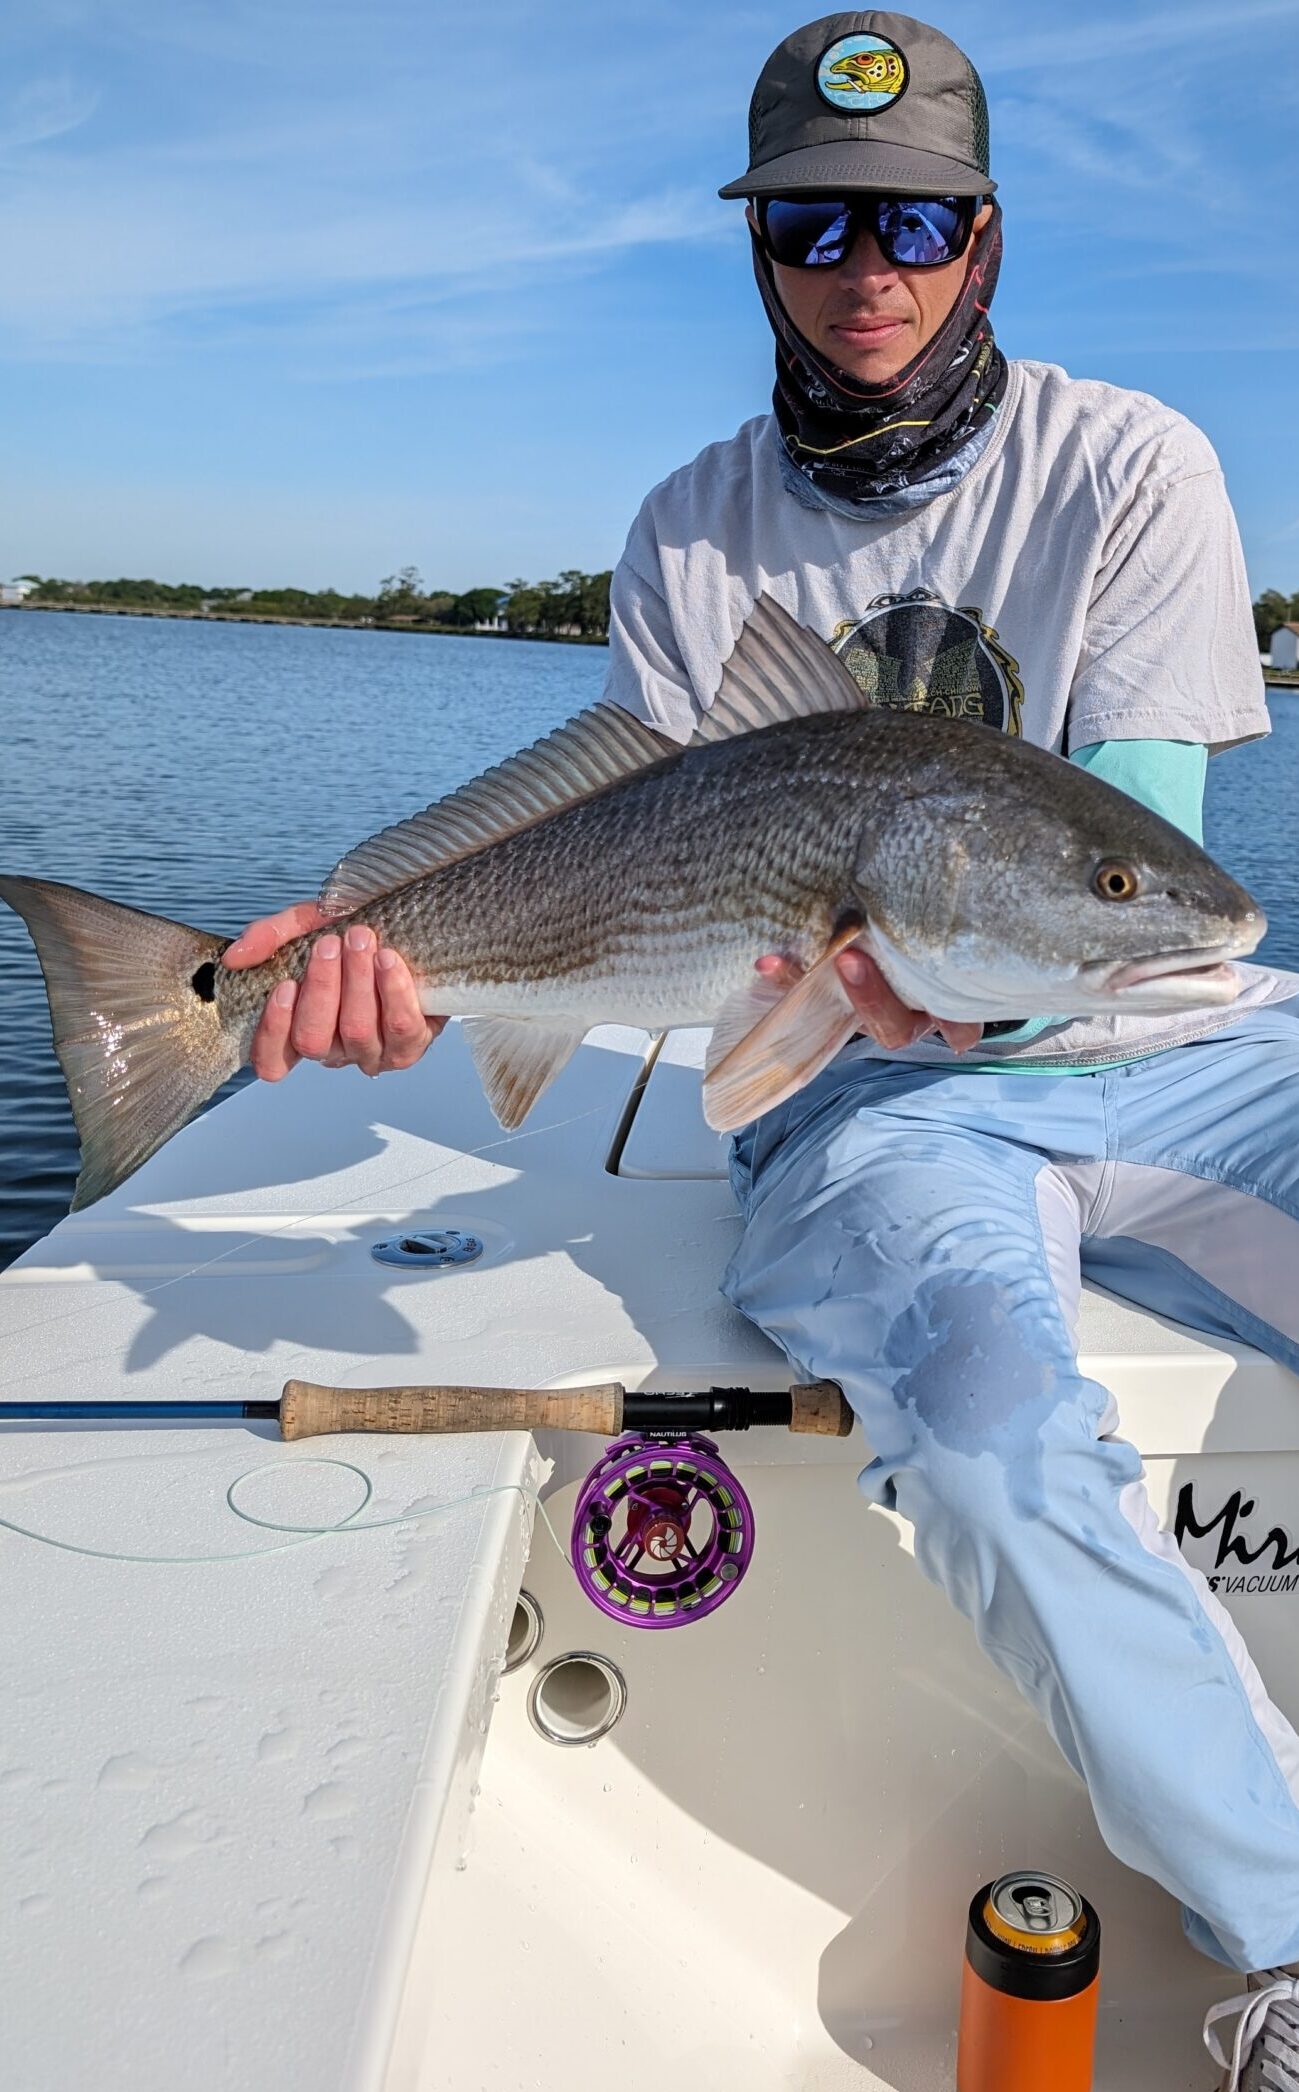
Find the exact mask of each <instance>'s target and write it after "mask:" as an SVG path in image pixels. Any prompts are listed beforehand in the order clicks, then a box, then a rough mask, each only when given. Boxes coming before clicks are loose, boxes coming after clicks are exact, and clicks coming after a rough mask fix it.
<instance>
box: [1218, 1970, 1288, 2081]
mask: <svg viewBox="0 0 1299 2092" xmlns="http://www.w3.org/2000/svg"><path fill="white" fill-rule="evenodd" d="M1297 1966H1299V1964H1297ZM1245 1980H1246V1982H1247V1984H1248V1986H1249V1987H1248V1989H1247V1990H1246V1992H1245V1995H1244V1996H1243V1997H1238V1998H1228V1999H1226V2000H1225V2002H1224V2003H1223V2004H1221V2005H1211V2006H1210V2007H1209V2010H1208V2012H1207V2013H1206V2014H1205V2020H1204V2045H1205V2047H1206V2048H1207V2049H1208V2051H1209V2054H1210V2055H1211V2056H1212V2057H1213V2060H1214V2062H1215V2063H1220V2064H1221V2065H1222V2068H1223V2071H1224V2073H1225V2074H1224V2076H1223V2078H1222V2080H1221V2082H1220V2086H1219V2092H1299V1978H1296V1976H1295V1975H1294V1974H1293V1973H1292V1971H1291V1970H1289V1969H1260V1970H1259V1972H1258V1973H1257V1975H1253V1976H1247V1977H1246V1979H1245ZM1233 2013H1239V2014H1240V2017H1239V2019H1238V2020H1237V2022H1236V2038H1235V2040H1234V2041H1233V2043H1232V2045H1231V2054H1230V2056H1227V2055H1224V2054H1223V2051H1222V2046H1221V2044H1220V2042H1219V2040H1218V2036H1217V2034H1216V2033H1215V2032H1214V2031H1213V2029H1214V2026H1215V2023H1216V2022H1217V2021H1218V2020H1220V2019H1230V2017H1231V2015H1232V2014H1233Z"/></svg>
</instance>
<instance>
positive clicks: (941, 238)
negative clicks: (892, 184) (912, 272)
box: [879, 196, 964, 269]
mask: <svg viewBox="0 0 1299 2092" xmlns="http://www.w3.org/2000/svg"><path fill="white" fill-rule="evenodd" d="M879 229H880V238H881V242H882V243H883V244H884V246H885V249H886V251H887V253H888V256H889V259H890V260H891V261H892V262H893V263H894V264H895V265H896V266H897V267H899V268H903V269H925V268H933V267H934V266H935V264H937V263H938V262H945V261H951V260H952V258H953V257H954V256H955V255H956V254H959V252H960V250H961V248H962V246H963V245H964V241H963V239H962V233H963V231H964V213H963V212H962V209H961V205H960V203H959V202H958V201H957V199H956V197H954V196H942V197H927V198H924V199H922V200H920V201H918V202H915V203H910V202H902V201H898V200H895V199H893V198H889V199H888V200H886V201H884V202H882V203H881V204H880V207H879Z"/></svg>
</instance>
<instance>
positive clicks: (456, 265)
mask: <svg viewBox="0 0 1299 2092" xmlns="http://www.w3.org/2000/svg"><path fill="white" fill-rule="evenodd" d="M926 15H927V19H929V20H931V21H934V22H936V23H937V24H938V25H939V26H940V27H941V28H943V29H945V30H946V31H947V32H948V34H949V35H952V36H954V37H955V38H956V39H957V40H958V42H960V43H962V44H963V46H964V47H965V48H966V49H967V50H968V51H969V52H970V54H971V56H972V57H973V58H974V61H975V63H976V65H978V67H979V69H980V71H981V72H982V74H983V76H984V80H985V83H986V85H987V89H988V96H989V103H990V107H991V115H992V140H993V171H994V173H995V175H996V176H997V178H998V180H999V182H1000V185H1001V186H1000V194H1001V198H1002V202H1003V204H1004V207H1005V212H1006V220H1007V223H1006V260H1005V264H1004V267H1003V270H1002V277H1001V286H1000V289H999V291H998V294H997V302H996V307H995V317H996V321H997V331H998V335H999V337H1000V339H1001V341H1002V343H1003V346H1004V347H1005V348H1006V349H1007V351H1008V352H1009V353H1010V354H1012V355H1022V356H1036V357H1043V358H1046V359H1048V360H1050V361H1053V362H1058V363H1062V364H1063V365H1064V366H1065V367H1066V369H1068V370H1070V371H1072V372H1074V373H1075V374H1078V375H1086V376H1093V377H1102V378H1106V379H1109V380H1111V381H1112V382H1114V383H1116V384H1120V385H1130V386H1134V387H1137V388H1139V389H1142V390H1145V391H1149V392H1153V393H1156V394H1157V395H1159V396H1160V397H1161V398H1163V399H1165V400H1168V401H1170V402H1171V403H1172V404H1173V405H1175V406H1177V407H1179V408H1181V409H1182V410H1183V411H1184V412H1186V413H1187V414H1189V415H1191V416H1192V417H1193V419H1195V420H1196V421H1197V422H1199V423H1200V425H1201V426H1202V427H1203V428H1205V429H1206V430H1207V431H1208V434H1209V435H1210V437H1211V439H1212V440H1213V442H1214V444H1215V445H1216V446H1217V449H1218V452H1219V454H1220V456H1221V458H1222V460H1223V464H1224V466H1225V468H1226V472H1227V479H1228V484H1229V487H1230V489H1231V492H1232V496H1233V498H1234V501H1235V504H1236V509H1237V513H1238V515H1239V517H1240V522H1241V529H1242V535H1243V537H1244V541H1245V548H1246V555H1247V558H1248V561H1249V567H1250V575H1251V579H1252V581H1253V583H1254V586H1255V588H1256V589H1258V588H1262V587H1265V586H1268V585H1276V586H1280V587H1284V588H1286V589H1287V590H1292V589H1299V400H1297V397H1296V395H1297V390H1299V388H1297V385H1296V380H1297V378H1299V242H1296V238H1295V233H1294V219H1295V209H1296V198H1299V0H1237V4H1236V5H1234V6H1233V7H1230V8H1223V7H1221V6H1220V5H1212V6H1207V5H1203V4H1200V0H1190V4H1171V0H1170V4H1145V0H1135V4H1132V0H1130V4H1128V5H1126V6H1116V5H1112V4H1104V5H1101V6H1099V7H1097V8H1094V9H1089V10H1087V11H1086V13H1085V15H1084V13H1083V11H1082V10H1079V9H1078V8H1076V7H1075V6H1074V5H1072V4H1071V5H1069V6H1063V5H1057V4H1054V0H1046V4H1044V0H986V4H985V0H980V4H976V0H951V4H941V5H939V4H935V5H932V6H930V7H929V8H928V9H927V10H926ZM809 16H810V10H809ZM800 19H803V17H802V16H800V15H799V14H798V13H797V12H791V11H790V10H789V8H788V7H787V6H782V7H776V6H773V5H770V4H767V0H762V4H753V5H749V6H738V7H735V6H730V5H726V4H716V0H704V4H701V0H689V4H686V0H622V4H621V5H619V6H618V7H617V8H611V7H609V6H607V5H597V4H595V0H564V4H562V5H561V4H558V0H539V4H531V5H526V4H517V0H497V4H495V5H494V6H493V7H492V8H490V9H488V8H483V7H478V8H473V9H470V8H467V7H449V6H447V5H446V4H445V0H438V4H435V5H432V6H430V5H427V4H425V5H422V6H420V5H416V4H413V0H371V4H367V5H364V6H358V5H357V4H356V0H346V4H342V0H311V4H310V5H307V4H306V0H41V5H40V6H39V7H25V8H16V7H15V8H10V9H8V10H6V11H5V15H4V19H3V23H2V24H0V184H2V187H3V206H2V215H0V225H2V226H3V237H2V239H0V485H2V490H3V499H2V500H0V576H4V575H8V574H10V573H16V572H22V571H25V570H29V569H30V570H33V571H37V572H44V573H59V574H65V575H73V576H78V575H79V576H83V577H85V576H91V575H109V574H119V573H127V574H143V573H150V574H154V575H157V576H159V577H161V578H164V579H167V580H183V579H193V580H202V581H206V582H210V583H213V584H220V583H229V584H235V583H268V584H269V583H272V582H277V581H283V582H291V583H295V584H297V585H300V586H305V587H320V586H325V585H334V586H337V587H340V588H352V587H356V588H372V587H373V586H374V585H375V583H376V582H377V581H378V579H379V578H380V577H381V576H382V575H384V574H387V573H389V572H391V571H392V570H393V568H394V567H397V566H399V565H403V564H405V563H407V562H411V563H414V564H415V565H417V566H418V567H419V568H420V569H421V571H422V573H423V574H424V576H425V578H426V579H427V580H428V581H429V582H430V583H436V584H440V585H445V586H449V587H454V588H464V587H468V586H470V585H471V584H474V583H477V582H499V581H504V580H507V579H509V578H511V577H512V576H514V575H516V574H522V575H526V576H540V575H545V574H551V573H554V572H556V571H557V570H558V569H560V568H561V567H564V566H569V565H574V566H581V567H586V568H598V567H601V566H607V565H609V564H611V563H612V561H613V560H614V559H615V558H616V556H617V553H618V550H619V548H620V546H621V543H622V539H623V536H624V534H625V531H626V528H627V524H628V522H629V521H630V518H631V516H632V514H633V513H634V511H635V508H636V506H637V504H638V503H639V501H640V499H641V497H642V495H643V494H644V492H645V491H646V489H647V488H648V487H649V486H651V485H652V484H653V483H654V482H655V481H656V480H657V479H660V478H661V477H662V476H663V474H664V473H665V472H667V471H669V470H671V469H672V467H673V466H674V465H676V464H679V463H680V462H682V461H683V460H684V459H686V458H688V457H690V456H692V455H693V454H694V452H695V451H696V450H698V449H699V448H700V446H701V445H702V444H704V443H706V442H709V441H711V440H712V439H714V438H715V437H718V436H722V435H726V434H729V433H730V432H731V430H733V429H734V428H735V427H736V426H737V425H738V423H739V422H741V421H742V420H744V419H745V418H746V416H748V415H750V414H752V413H755V412H759V411H761V410H762V409H763V408H764V407H765V405H766V403H767V400H768V397H769V393H770V377H771V373H770V364H771V346H770V337H769V335H768V332H767V329H766V324H765V322H764V320H763V318H762V316H761V311H760V308H759V306H758V303H757V298H756V294H755V292H754V289H753V285H752V280H751V276H750V270H749V262H748V252H747V236H746V235H745V233H744V231H743V226H742V222H741V216H740V206H738V205H735V204H729V205H728V204H723V203H720V202H719V201H717V200H716V198H715V195H714V191H715V189H716V188H717V186H718V184H719V183H720V182H722V181H725V180H727V179H728V178H730V177H731V176H732V175H734V174H737V173H738V172H740V170H741V169H742V167H743V166H744V164H745V161H746V158H747V155H746V154H745V151H744V141H745V117H746V110H747V106H748V98H749V93H750V91H751V88H752V84H753V80H754V78H755V76H756V74H757V72H758V70H759V68H760V66H761V64H762V62H763V60H764V59H765V57H766V55H767V53H768V51H769V50H770V49H771V47H772V45H773V44H775V43H776V42H777V41H778V40H779V39H780V37H781V36H782V35H784V34H785V33H787V31H788V30H789V29H790V28H792V27H793V26H795V25H796V23H797V22H798V21H799V20H800Z"/></svg>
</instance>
